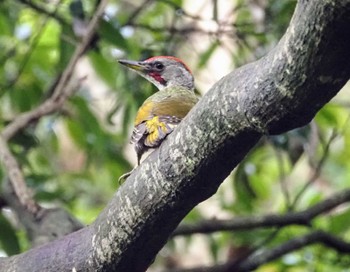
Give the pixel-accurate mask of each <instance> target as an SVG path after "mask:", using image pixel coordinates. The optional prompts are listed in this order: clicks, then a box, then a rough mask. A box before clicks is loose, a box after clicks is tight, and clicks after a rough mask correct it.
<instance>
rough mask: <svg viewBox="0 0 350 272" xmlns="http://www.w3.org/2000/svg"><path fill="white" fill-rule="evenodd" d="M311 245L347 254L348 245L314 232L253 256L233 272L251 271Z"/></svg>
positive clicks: (349, 247) (349, 248)
mask: <svg viewBox="0 0 350 272" xmlns="http://www.w3.org/2000/svg"><path fill="white" fill-rule="evenodd" d="M312 244H323V245H325V246H327V247H330V248H333V249H334V250H336V251H337V252H339V253H349V252H350V243H348V242H345V241H344V240H342V239H340V238H338V237H336V236H333V235H331V234H329V233H327V232H324V231H315V232H311V233H308V234H305V235H303V236H300V237H297V238H294V239H291V240H289V241H288V242H285V243H283V244H281V245H279V246H276V247H275V248H272V249H266V250H265V251H263V252H261V253H259V254H255V255H253V256H251V257H249V258H248V259H246V260H245V261H243V262H242V263H241V264H240V265H239V267H238V269H237V270H235V271H252V270H254V269H256V268H258V267H259V266H261V265H262V264H265V263H268V262H270V261H273V260H276V259H278V258H280V257H282V256H283V255H285V254H287V253H290V252H293V251H296V250H298V249H301V248H303V247H305V246H308V245H312Z"/></svg>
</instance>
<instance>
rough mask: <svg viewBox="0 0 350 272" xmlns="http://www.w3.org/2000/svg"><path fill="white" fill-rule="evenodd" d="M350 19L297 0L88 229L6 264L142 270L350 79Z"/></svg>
mask: <svg viewBox="0 0 350 272" xmlns="http://www.w3.org/2000/svg"><path fill="white" fill-rule="evenodd" d="M349 25H350V1H349V0H328V1H319V0H300V1H299V3H298V5H297V8H296V11H295V14H294V16H293V18H292V21H291V24H290V26H289V28H288V30H287V32H286V34H285V35H284V36H283V38H282V39H281V41H280V43H279V44H278V45H277V46H276V48H275V49H273V50H272V51H271V52H270V53H269V54H268V55H266V56H265V57H263V58H262V59H260V60H258V61H256V62H254V63H251V64H248V65H246V66H243V67H241V68H240V69H237V70H235V71H233V72H232V73H230V74H229V75H227V76H225V77H224V78H223V79H222V80H220V81H219V82H218V83H217V84H215V85H214V86H213V88H212V89H211V90H210V91H209V92H208V93H207V94H206V95H205V96H204V97H203V98H202V99H201V101H200V102H199V103H198V105H197V106H196V107H195V109H194V110H193V111H191V113H190V114H189V115H188V117H187V118H186V119H185V120H184V121H183V122H182V123H181V124H180V126H179V127H178V129H176V130H175V131H174V133H173V134H172V135H170V136H169V137H168V139H167V140H166V141H165V142H164V143H163V144H162V146H161V147H160V148H159V149H158V150H157V151H156V152H154V153H153V154H152V155H151V156H150V157H149V158H148V159H147V160H146V161H145V162H144V163H142V164H141V166H140V167H138V168H137V169H136V171H134V173H133V174H132V175H131V176H130V177H129V178H128V179H127V180H126V182H125V183H124V184H123V186H121V187H120V188H119V190H118V191H117V192H116V194H115V196H114V197H113V199H112V200H111V202H110V203H109V204H108V205H107V207H106V208H105V209H104V211H103V212H102V213H101V214H100V216H99V217H98V218H97V219H96V221H95V222H94V223H93V224H92V225H91V226H89V227H86V228H84V229H82V230H79V231H78V232H75V233H72V234H70V235H68V236H65V237H63V238H61V239H59V240H56V241H54V242H51V243H49V244H46V245H44V246H41V247H38V248H34V249H32V250H30V251H28V252H25V253H23V254H20V255H17V256H13V257H10V258H1V259H0V271H74V269H75V270H76V271H145V270H146V268H147V267H148V266H149V264H150V263H151V262H152V260H153V259H154V258H155V255H156V254H157V252H158V251H159V250H160V249H161V247H162V246H163V245H164V243H165V242H166V241H167V239H168V237H169V236H170V235H171V233H172V232H173V230H174V229H175V228H176V226H177V225H178V223H179V222H180V221H181V220H182V218H183V217H184V216H185V215H186V214H187V213H188V212H189V211H190V210H191V209H192V208H193V207H194V206H196V205H197V204H198V203H199V202H201V201H203V200H205V199H207V198H208V197H210V196H211V195H213V194H214V193H215V192H216V190H217V188H218V186H219V185H220V184H221V182H222V181H223V180H224V178H225V177H226V176H227V175H228V174H229V173H230V172H231V171H232V169H233V168H234V167H235V166H236V165H237V164H238V163H239V162H240V161H241V160H242V158H243V157H244V156H245V155H246V154H247V152H248V151H249V150H250V149H251V148H252V147H253V146H254V145H255V143H256V142H257V141H258V140H259V138H260V137H261V136H262V135H263V134H275V133H282V132H285V131H287V130H290V129H293V128H296V127H299V126H303V125H305V124H307V123H308V122H309V121H310V120H311V119H312V118H313V116H314V115H315V114H316V112H317V111H318V110H319V109H320V108H321V107H322V106H323V105H324V104H325V103H327V102H328V101H329V100H330V99H331V98H332V97H333V96H334V95H335V94H336V93H337V92H338V91H339V90H340V89H341V87H342V86H343V85H344V84H345V83H346V82H347V80H348V79H349V76H350V61H349V60H350V50H349V48H350V28H349V27H348V26H349Z"/></svg>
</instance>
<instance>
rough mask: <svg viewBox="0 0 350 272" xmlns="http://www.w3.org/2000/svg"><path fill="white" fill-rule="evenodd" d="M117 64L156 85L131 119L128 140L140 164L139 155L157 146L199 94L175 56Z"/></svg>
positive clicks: (121, 61) (190, 77) (186, 71)
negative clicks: (195, 91)
mask: <svg viewBox="0 0 350 272" xmlns="http://www.w3.org/2000/svg"><path fill="white" fill-rule="evenodd" d="M119 63H120V64H122V65H125V66H126V67H128V68H130V69H132V70H134V71H136V72H137V73H138V74H140V75H141V76H142V77H144V78H145V79H147V80H148V81H150V82H151V83H153V84H154V85H155V86H156V87H157V88H158V91H157V92H156V93H155V94H153V95H152V96H150V97H148V98H147V99H146V100H145V101H144V103H143V104H142V106H141V107H140V108H139V110H138V112H137V115H136V118H135V122H134V130H133V132H132V136H131V143H132V144H134V147H135V151H136V154H137V165H140V161H141V157H142V155H143V154H144V153H145V152H146V151H147V150H148V149H150V148H157V147H159V146H160V144H161V143H162V141H163V140H164V139H165V137H166V136H167V135H169V134H170V133H171V132H172V131H173V130H174V128H175V127H176V126H177V125H178V124H179V123H180V122H181V120H182V119H183V118H184V117H185V116H186V115H187V113H188V112H189V111H190V110H191V109H192V107H193V106H194V105H195V104H196V103H197V101H198V97H197V96H196V94H195V93H194V78H193V75H192V73H191V70H190V69H189V68H188V66H187V65H186V64H185V63H184V62H183V61H182V60H180V59H178V58H176V57H172V56H157V57H152V58H149V59H146V60H145V61H130V60H119ZM130 173H131V172H130ZM130 173H127V174H125V175H127V176H128V175H130ZM125 175H123V176H122V177H121V178H124V177H125Z"/></svg>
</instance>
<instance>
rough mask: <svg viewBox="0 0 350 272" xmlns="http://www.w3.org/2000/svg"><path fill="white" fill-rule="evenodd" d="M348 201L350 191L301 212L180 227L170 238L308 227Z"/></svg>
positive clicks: (335, 195)
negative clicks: (285, 227)
mask: <svg viewBox="0 0 350 272" xmlns="http://www.w3.org/2000/svg"><path fill="white" fill-rule="evenodd" d="M349 201H350V189H348V190H345V191H342V192H340V193H337V194H334V195H333V196H331V197H329V198H328V199H326V200H324V201H322V202H320V203H317V204H316V205H314V206H312V207H310V208H308V209H306V210H304V211H301V212H289V213H286V214H281V215H265V216H249V217H248V216H247V217H236V218H234V219H231V220H215V219H214V220H207V221H202V222H199V223H198V224H193V225H180V226H179V227H178V228H177V229H176V230H175V231H174V233H173V234H172V236H179V235H191V234H195V233H203V234H204V233H213V232H217V231H234V230H249V229H254V228H262V227H265V228H266V227H284V226H288V225H303V226H310V224H311V222H312V220H313V219H314V218H315V217H317V216H319V215H321V214H323V213H325V212H328V211H330V210H332V209H334V208H335V207H337V206H339V205H341V204H343V203H346V202H349Z"/></svg>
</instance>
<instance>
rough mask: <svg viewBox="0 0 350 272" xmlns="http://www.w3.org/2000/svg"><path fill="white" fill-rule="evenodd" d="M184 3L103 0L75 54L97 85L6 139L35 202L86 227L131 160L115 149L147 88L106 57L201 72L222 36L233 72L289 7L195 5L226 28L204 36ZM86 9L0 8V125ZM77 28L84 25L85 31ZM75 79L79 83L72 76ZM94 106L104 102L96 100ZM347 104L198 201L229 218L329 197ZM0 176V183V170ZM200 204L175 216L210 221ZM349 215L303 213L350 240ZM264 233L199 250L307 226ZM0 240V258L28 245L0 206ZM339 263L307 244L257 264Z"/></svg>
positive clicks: (45, 73)
mask: <svg viewBox="0 0 350 272" xmlns="http://www.w3.org/2000/svg"><path fill="white" fill-rule="evenodd" d="M189 2H190V1H189V0H187V1H186V0H169V1H165V0H159V1H117V0H115V1H110V4H109V6H108V8H107V12H106V16H105V18H104V21H103V22H102V23H101V24H100V26H99V29H98V34H97V35H96V37H95V39H94V43H92V44H91V47H90V49H89V50H88V52H86V60H87V62H86V63H88V66H89V67H88V69H90V70H92V71H93V73H92V74H95V75H96V76H97V77H98V80H99V81H100V83H99V84H97V85H96V84H94V82H92V83H91V84H90V82H91V81H89V84H85V83H84V80H82V82H83V83H82V84H81V86H80V87H79V88H78V89H77V90H76V94H75V95H74V97H72V98H71V99H69V100H68V101H67V103H66V105H65V106H64V108H63V109H62V110H61V111H60V112H58V113H56V114H53V115H51V116H47V117H44V118H41V119H40V120H38V121H37V122H35V123H32V124H28V126H27V128H26V129H25V130H23V131H21V132H20V133H18V134H17V135H15V137H13V138H12V139H11V142H10V144H11V150H12V151H13V152H14V153H15V154H16V156H17V159H18V161H19V162H20V164H21V166H22V169H23V171H24V174H25V176H26V181H27V184H28V186H29V187H30V188H32V189H33V191H34V192H35V197H36V199H37V200H38V201H39V202H40V203H42V204H43V205H48V206H51V205H61V206H63V207H65V208H66V209H68V210H69V211H70V212H71V213H72V214H73V215H74V216H76V217H77V218H78V219H80V220H81V221H82V222H84V223H86V224H89V223H90V222H92V221H93V220H94V219H95V218H96V216H97V215H98V213H99V212H100V211H101V210H102V209H103V207H104V206H105V205H106V203H107V202H108V200H109V199H110V198H111V197H112V194H113V193H114V192H115V191H116V189H117V187H118V183H117V179H118V177H119V176H120V175H121V174H122V173H124V172H126V171H128V170H130V168H131V167H132V165H131V164H130V163H129V162H128V160H127V158H126V156H125V152H124V150H125V147H126V146H128V138H129V136H130V130H131V127H132V123H133V118H134V116H135V113H136V110H137V108H138V107H139V106H140V104H141V103H142V102H143V101H144V99H145V98H146V97H148V96H149V95H150V94H151V93H152V92H154V91H155V88H154V87H153V86H151V85H150V84H149V83H148V82H145V80H143V79H141V78H140V77H139V76H137V75H135V74H133V73H130V72H129V71H126V69H124V68H123V67H119V66H118V65H117V64H116V59H118V58H129V59H145V58H147V57H150V56H154V55H186V54H187V56H188V57H189V58H191V61H192V63H191V66H192V67H193V70H194V73H195V74H196V75H200V74H201V73H202V72H203V71H204V72H205V70H206V69H207V66H208V63H209V62H210V60H211V59H212V58H214V57H215V53H216V52H217V50H219V49H222V48H224V45H225V42H224V41H226V42H227V40H228V41H229V43H231V44H234V45H235V46H234V49H232V48H231V49H227V50H228V51H229V52H230V53H229V54H230V58H231V59H230V60H228V61H230V62H232V68H233V67H237V66H240V65H243V64H245V63H247V62H249V61H252V60H255V59H257V58H259V57H261V56H263V55H264V54H266V52H268V51H269V50H270V49H271V48H272V47H273V46H274V45H276V43H277V42H278V40H279V39H280V38H281V36H282V35H283V33H284V31H285V29H286V28H287V25H288V23H289V21H290V18H291V16H292V13H293V9H294V7H295V4H296V1H293V0H285V1H279V0H269V1H246V0H237V1H232V2H235V5H233V6H234V9H232V10H231V11H230V13H231V15H232V16H231V17H229V18H230V20H227V21H220V18H221V17H220V15H221V14H220V12H221V10H222V9H220V5H222V4H223V3H222V1H209V0H207V1H206V0H203V1H199V2H201V3H202V4H205V3H206V4H208V5H209V7H210V8H209V10H211V15H210V20H209V21H210V22H211V23H215V24H216V25H221V26H222V25H225V29H226V31H222V32H220V31H219V30H217V33H213V32H212V31H203V30H202V29H201V28H200V26H199V24H198V23H200V22H203V21H205V20H204V19H203V18H201V15H197V14H191V13H190V12H188V11H187V10H186V7H187V6H188V4H189ZM72 3H73V4H74V5H76V4H77V3H78V7H79V6H80V7H81V8H82V10H80V11H77V10H76V9H75V8H74V9H73V8H70V7H71V5H72ZM74 7H76V6H74ZM95 7H96V1H88V0H81V2H80V1H77V0H74V2H73V1H72V0H63V1H59V3H58V4H57V3H56V1H39V0H38V1H36V0H33V1H29V0H14V1H12V0H3V1H2V2H1V3H0V63H1V65H0V125H1V127H2V128H3V127H4V126H6V125H7V124H8V123H9V122H11V120H13V119H14V118H15V117H16V116H18V115H19V114H21V113H22V112H25V111H28V110H30V109H33V108H34V107H35V106H37V105H39V104H40V103H41V102H42V101H43V100H44V99H45V98H46V97H48V96H49V95H50V93H51V92H52V89H53V87H54V86H55V84H56V82H57V80H58V78H59V77H60V75H61V73H62V71H63V70H64V68H65V67H66V65H67V63H68V61H69V59H70V57H71V56H72V53H73V51H74V49H75V47H76V45H77V44H78V42H79V39H80V38H79V35H78V32H77V30H75V31H74V27H73V25H75V24H76V21H77V20H78V19H80V20H87V19H88V18H91V15H92V14H93V12H94V8H95ZM206 20H208V19H206ZM83 25H84V24H83ZM78 28H79V27H78ZM80 28H81V29H80V30H84V26H80ZM218 29H220V28H218ZM198 33H201V34H202V35H203V36H205V38H206V39H207V40H209V41H210V42H209V43H207V44H208V45H207V46H206V48H204V49H203V48H202V49H201V50H193V49H191V50H190V54H189V53H188V52H187V53H183V51H186V50H185V49H186V47H187V48H188V47H189V48H195V47H194V46H193V47H191V46H192V45H191V43H193V40H192V39H191V38H192V36H194V35H196V34H198ZM203 39H204V38H203ZM189 44H190V45H191V46H189ZM187 51H189V50H187ZM82 66H84V67H85V64H84V65H82ZM80 69H82V70H83V68H82V67H80ZM85 72H86V71H83V72H82V73H83V74H84V73H85ZM79 75H81V73H79ZM222 76H223V75H222ZM76 78H77V80H79V76H78V75H76ZM199 80H203V79H199ZM101 82H102V84H101ZM96 86H98V87H100V86H104V88H105V89H107V93H108V94H107V95H101V94H100V93H99V92H100V90H96V89H95V88H97V87H96ZM199 91H200V92H202V93H204V92H205V91H207V90H199ZM344 92H345V91H344ZM96 97H97V98H96ZM100 100H101V101H100ZM98 102H103V104H102V106H99V105H98ZM349 105H350V101H349V99H348V96H345V95H344V93H341V94H340V95H339V96H338V97H336V98H335V99H334V100H333V101H332V102H330V103H329V104H328V105H327V106H326V107H324V109H322V110H321V111H320V112H319V114H318V115H317V116H316V118H315V120H314V121H313V123H312V125H309V126H307V127H305V128H302V129H297V130H294V131H291V132H289V133H286V134H284V135H279V136H273V137H268V138H265V139H262V140H261V142H260V143H259V144H258V145H257V146H256V147H255V148H254V149H253V150H252V151H251V152H250V154H249V155H248V156H247V157H246V158H245V159H244V161H243V162H242V163H241V164H240V165H239V166H238V167H237V169H235V171H234V172H233V174H232V175H231V177H230V178H228V180H227V181H226V182H225V183H224V184H223V186H222V188H221V189H220V190H219V191H218V193H217V194H216V195H215V196H213V197H212V199H210V200H208V202H207V203H208V204H206V203H204V204H202V205H203V206H204V207H207V206H205V205H208V206H210V205H216V206H217V207H216V208H217V209H219V210H220V213H222V214H224V215H225V216H226V217H230V218H233V217H235V216H238V215H246V216H254V215H262V214H267V213H281V212H285V211H287V210H303V209H306V208H307V207H309V206H311V205H313V204H315V203H317V202H319V201H321V200H322V199H324V198H325V197H326V196H329V195H330V194H331V193H332V192H336V191H339V190H342V189H344V188H348V187H349V185H350V171H349V169H350V160H349V159H348V158H349V157H350V130H349V129H348V127H349V116H350V115H349V114H350V111H349ZM102 113H103V114H102ZM332 135H335V137H332ZM327 146H328V147H329V148H328V149H327ZM233 152H234V151H233ZM132 156H134V154H132ZM322 160H324V163H323V164H322V165H321V166H322V167H320V168H321V169H320V170H321V171H319V173H317V175H316V178H315V180H313V182H312V185H311V186H309V187H308V188H307V190H305V192H303V193H302V194H301V196H300V198H298V199H297V201H296V202H295V201H294V200H295V197H296V196H297V195H298V192H300V190H301V189H302V188H303V187H304V185H305V184H306V183H307V182H308V181H310V179H311V178H312V176H313V174H314V173H315V171H317V167H318V165H319V164H320V162H321V161H322ZM1 175H2V177H1V179H3V178H4V176H3V175H4V172H1ZM0 196H1V194H0ZM202 205H200V206H199V207H198V208H196V209H194V210H193V211H192V212H191V213H190V214H189V215H188V216H187V217H186V218H185V220H184V222H186V223H191V222H198V221H200V220H201V219H203V218H208V217H209V218H210V217H211V216H213V214H210V213H209V214H208V213H206V210H207V208H201V206H202ZM349 213H350V210H349V209H348V208H347V207H346V208H344V209H342V210H340V211H339V212H337V213H330V214H328V215H324V216H322V217H319V218H317V219H315V220H314V224H313V228H319V229H323V230H325V231H329V232H331V233H333V234H336V235H338V236H339V237H342V238H348V239H350V237H349V221H350V214H349ZM10 221H11V222H10ZM274 231H275V230H270V229H265V230H256V231H254V235H252V231H249V232H244V231H240V232H232V233H227V232H226V233H218V234H215V235H208V237H207V238H206V242H207V248H208V249H209V251H210V252H211V254H212V259H213V260H217V261H222V260H223V257H222V255H224V254H223V252H225V250H226V251H227V250H228V249H231V250H233V249H238V248H239V247H247V248H251V247H254V246H258V245H261V244H262V245H263V248H269V247H271V246H276V245H278V244H280V243H282V242H285V241H288V239H291V238H293V237H295V236H300V235H302V234H304V233H306V232H307V231H308V229H307V228H305V227H295V226H294V227H285V228H283V229H281V230H280V231H279V232H278V233H277V235H275V236H274V238H273V239H270V240H269V242H266V243H265V244H264V241H267V239H268V238H269V237H270V236H271V234H272V233H274ZM193 242H194V241H193V239H191V238H188V239H186V242H185V244H186V247H189V246H190V245H191V244H192V243H193ZM175 244H176V243H174V242H170V243H169V245H167V246H166V247H167V249H168V250H169V252H170V253H168V255H169V256H171V255H173V252H174V251H176V246H175ZM0 247H1V249H2V252H3V254H8V255H12V254H16V253H19V252H20V251H21V250H26V249H27V248H28V241H27V240H26V237H25V235H23V230H22V229H21V227H20V225H18V224H13V222H12V220H11V216H9V215H8V213H6V214H5V212H4V213H3V214H0ZM198 250H200V249H198ZM180 255H181V254H180ZM166 260H167V256H165V257H164V256H163V258H162V257H159V258H158V259H157V261H156V265H166V264H167V261H166ZM349 261H350V260H349V258H348V257H347V256H342V255H339V254H337V253H335V252H334V251H332V250H329V251H326V250H325V248H324V247H322V246H312V247H307V248H305V249H302V250H299V251H297V252H293V253H290V254H288V255H286V256H285V257H283V258H281V259H279V260H278V261H276V262H273V263H270V264H267V265H265V266H263V267H261V268H259V270H258V271H329V269H330V267H331V269H332V271H345V268H347V267H348V266H349Z"/></svg>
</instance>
